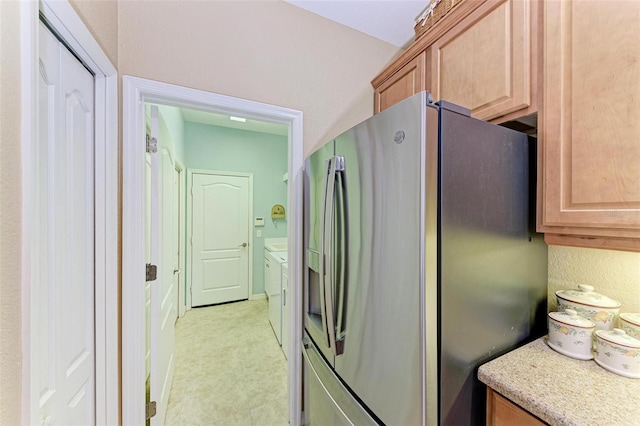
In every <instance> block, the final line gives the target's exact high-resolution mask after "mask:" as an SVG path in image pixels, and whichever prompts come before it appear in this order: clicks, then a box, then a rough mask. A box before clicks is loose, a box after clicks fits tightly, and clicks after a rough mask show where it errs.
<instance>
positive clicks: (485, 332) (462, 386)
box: [439, 108, 547, 425]
mask: <svg viewBox="0 0 640 426" xmlns="http://www.w3.org/2000/svg"><path fill="white" fill-rule="evenodd" d="M440 134H441V140H440V156H441V157H440V164H441V166H440V181H441V188H440V223H441V225H440V226H441V229H440V235H439V237H440V268H439V269H440V276H441V283H440V294H441V299H440V311H441V321H440V324H441V331H440V341H441V349H440V376H441V378H442V380H441V383H440V423H441V424H444V425H473V424H483V423H484V419H485V418H484V412H485V403H486V402H485V390H484V389H485V386H484V385H482V384H481V383H480V382H479V381H478V380H477V379H476V372H477V368H478V366H479V365H480V364H482V363H484V362H487V361H489V360H490V359H492V358H494V357H496V356H498V355H500V354H502V353H504V352H505V351H506V350H509V349H511V348H513V347H514V346H515V345H517V344H518V343H519V342H521V341H523V340H524V339H527V338H529V337H530V335H532V334H536V333H540V332H544V331H545V328H546V320H545V317H544V315H545V314H546V305H545V302H546V297H547V290H546V288H547V287H546V285H547V284H546V283H547V257H546V247H545V244H544V242H543V241H542V239H541V236H540V235H536V234H535V232H534V228H533V226H534V222H535V221H534V220H533V217H534V216H533V214H532V213H533V211H532V207H533V205H532V204H530V203H529V199H530V196H535V190H534V188H533V186H530V185H531V184H530V177H529V167H530V165H529V155H530V147H529V144H528V140H527V137H526V136H525V135H523V134H521V133H517V132H515V131H512V130H509V129H505V128H503V127H499V126H495V125H492V124H489V123H485V122H482V121H479V120H475V119H472V118H469V117H465V116H463V115H460V114H456V113H454V112H451V111H447V110H446V109H444V108H443V109H441V112H440ZM531 151H532V150H531ZM532 164H534V166H533V167H535V162H532ZM540 314H541V315H540ZM536 326H537V327H538V330H537V331H536Z"/></svg>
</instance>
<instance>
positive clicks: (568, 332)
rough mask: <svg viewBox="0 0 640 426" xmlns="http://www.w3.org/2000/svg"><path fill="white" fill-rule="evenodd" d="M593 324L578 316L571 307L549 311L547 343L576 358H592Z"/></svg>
mask: <svg viewBox="0 0 640 426" xmlns="http://www.w3.org/2000/svg"><path fill="white" fill-rule="evenodd" d="M595 328H596V326H595V324H594V323H593V322H592V321H590V320H588V319H586V318H582V317H581V316H578V313H577V312H576V311H574V310H573V309H567V310H565V311H564V312H549V336H548V337H547V344H548V345H549V347H551V349H553V350H555V351H556V352H559V353H561V354H562V355H566V356H568V357H571V358H576V359H582V360H587V359H593V353H592V352H591V342H592V334H593V331H594V330H595Z"/></svg>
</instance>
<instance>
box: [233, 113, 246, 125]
mask: <svg viewBox="0 0 640 426" xmlns="http://www.w3.org/2000/svg"><path fill="white" fill-rule="evenodd" d="M229 120H231V121H239V122H241V123H246V121H247V119H246V118H242V117H234V116H233V115H232V116H230V117H229Z"/></svg>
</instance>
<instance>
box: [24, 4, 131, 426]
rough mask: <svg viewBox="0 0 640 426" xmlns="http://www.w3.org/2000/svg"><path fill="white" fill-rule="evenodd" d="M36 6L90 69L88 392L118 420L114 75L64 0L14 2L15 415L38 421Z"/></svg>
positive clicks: (103, 417)
mask: <svg viewBox="0 0 640 426" xmlns="http://www.w3.org/2000/svg"><path fill="white" fill-rule="evenodd" d="M40 13H42V14H43V16H44V17H45V18H46V19H47V22H48V23H49V25H50V27H51V28H52V29H53V31H55V32H56V33H57V34H58V35H59V36H60V37H62V38H63V39H64V40H65V43H66V44H67V45H68V46H69V47H70V48H71V49H72V50H73V51H74V53H75V54H76V55H77V56H78V57H79V58H80V60H81V61H82V62H84V65H85V66H86V67H87V68H89V69H90V70H91V72H93V73H94V84H95V129H94V132H95V147H94V149H95V151H94V155H95V163H94V173H95V194H94V196H95V224H94V225H95V241H94V244H95V259H96V261H95V345H96V348H95V357H96V359H95V386H96V389H95V398H96V423H97V424H117V423H119V410H120V399H119V370H118V356H119V338H118V337H119V336H118V335H119V321H118V86H117V83H118V74H117V71H116V69H115V67H114V66H113V65H112V64H111V62H110V60H109V58H108V57H107V56H106V54H105V53H104V52H103V51H102V49H101V48H100V46H99V44H98V42H97V41H96V40H95V39H94V38H93V36H92V35H91V32H90V31H89V30H88V29H87V27H86V25H85V24H84V22H83V21H82V19H81V18H80V17H79V16H78V14H77V13H76V11H75V10H74V9H73V7H72V6H71V4H70V3H69V2H68V1H66V0H63V1H58V0H40V2H36V1H23V2H20V27H21V35H22V36H21V40H20V44H21V50H22V58H21V67H22V69H23V70H24V71H23V74H22V83H21V91H22V102H21V103H22V122H21V134H22V137H21V151H22V160H21V161H22V354H23V355H22V362H23V366H22V422H23V423H24V424H33V423H38V422H39V416H38V410H37V406H38V399H39V395H32V393H33V392H32V390H33V388H34V385H35V377H36V374H37V368H38V366H37V365H34V363H33V362H32V355H33V354H32V351H31V340H32V338H33V337H34V336H35V335H36V328H37V327H38V325H37V324H35V323H34V322H33V321H32V318H31V312H33V311H35V309H37V307H36V306H35V305H34V303H35V299H34V298H33V297H32V295H31V282H30V281H31V268H32V258H31V251H32V247H31V235H32V233H33V232H34V231H33V226H32V225H31V223H30V221H29V220H28V218H29V214H28V212H29V211H31V209H32V208H33V199H34V197H35V193H36V192H35V187H36V182H35V180H34V176H35V174H34V171H33V167H34V165H33V164H31V161H30V160H31V158H32V157H31V156H32V153H33V149H34V147H35V146H37V143H38V120H39V113H38V102H39V96H38V74H39V69H40V68H39V65H38V64H39V51H40V46H39V38H38V27H39V21H40V17H39V15H40Z"/></svg>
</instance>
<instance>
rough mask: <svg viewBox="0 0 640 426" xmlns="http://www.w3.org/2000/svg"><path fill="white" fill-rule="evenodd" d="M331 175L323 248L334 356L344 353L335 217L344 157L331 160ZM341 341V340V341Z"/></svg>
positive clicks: (329, 326) (330, 345) (329, 329)
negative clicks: (338, 313) (339, 332)
mask: <svg viewBox="0 0 640 426" xmlns="http://www.w3.org/2000/svg"><path fill="white" fill-rule="evenodd" d="M328 164H329V175H328V178H327V186H326V189H327V191H326V193H327V199H326V204H325V210H324V220H323V222H324V232H323V234H322V250H323V252H324V263H325V265H324V270H323V272H324V275H323V276H322V277H321V280H323V282H324V292H325V293H324V297H325V301H324V308H325V317H326V319H327V332H328V335H329V348H330V349H331V352H332V353H333V355H334V356H337V355H340V354H341V353H342V344H340V345H339V346H338V345H337V344H336V343H338V342H337V339H336V315H335V305H336V304H335V295H334V289H335V285H336V282H335V276H336V274H335V268H334V267H335V264H336V262H335V259H334V255H335V254H334V240H333V233H334V227H333V225H334V219H335V206H336V181H337V179H336V176H337V174H338V173H342V172H343V171H344V157H340V156H335V157H333V158H332V159H331V160H330V161H329V163H328ZM340 343H341V342H340Z"/></svg>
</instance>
